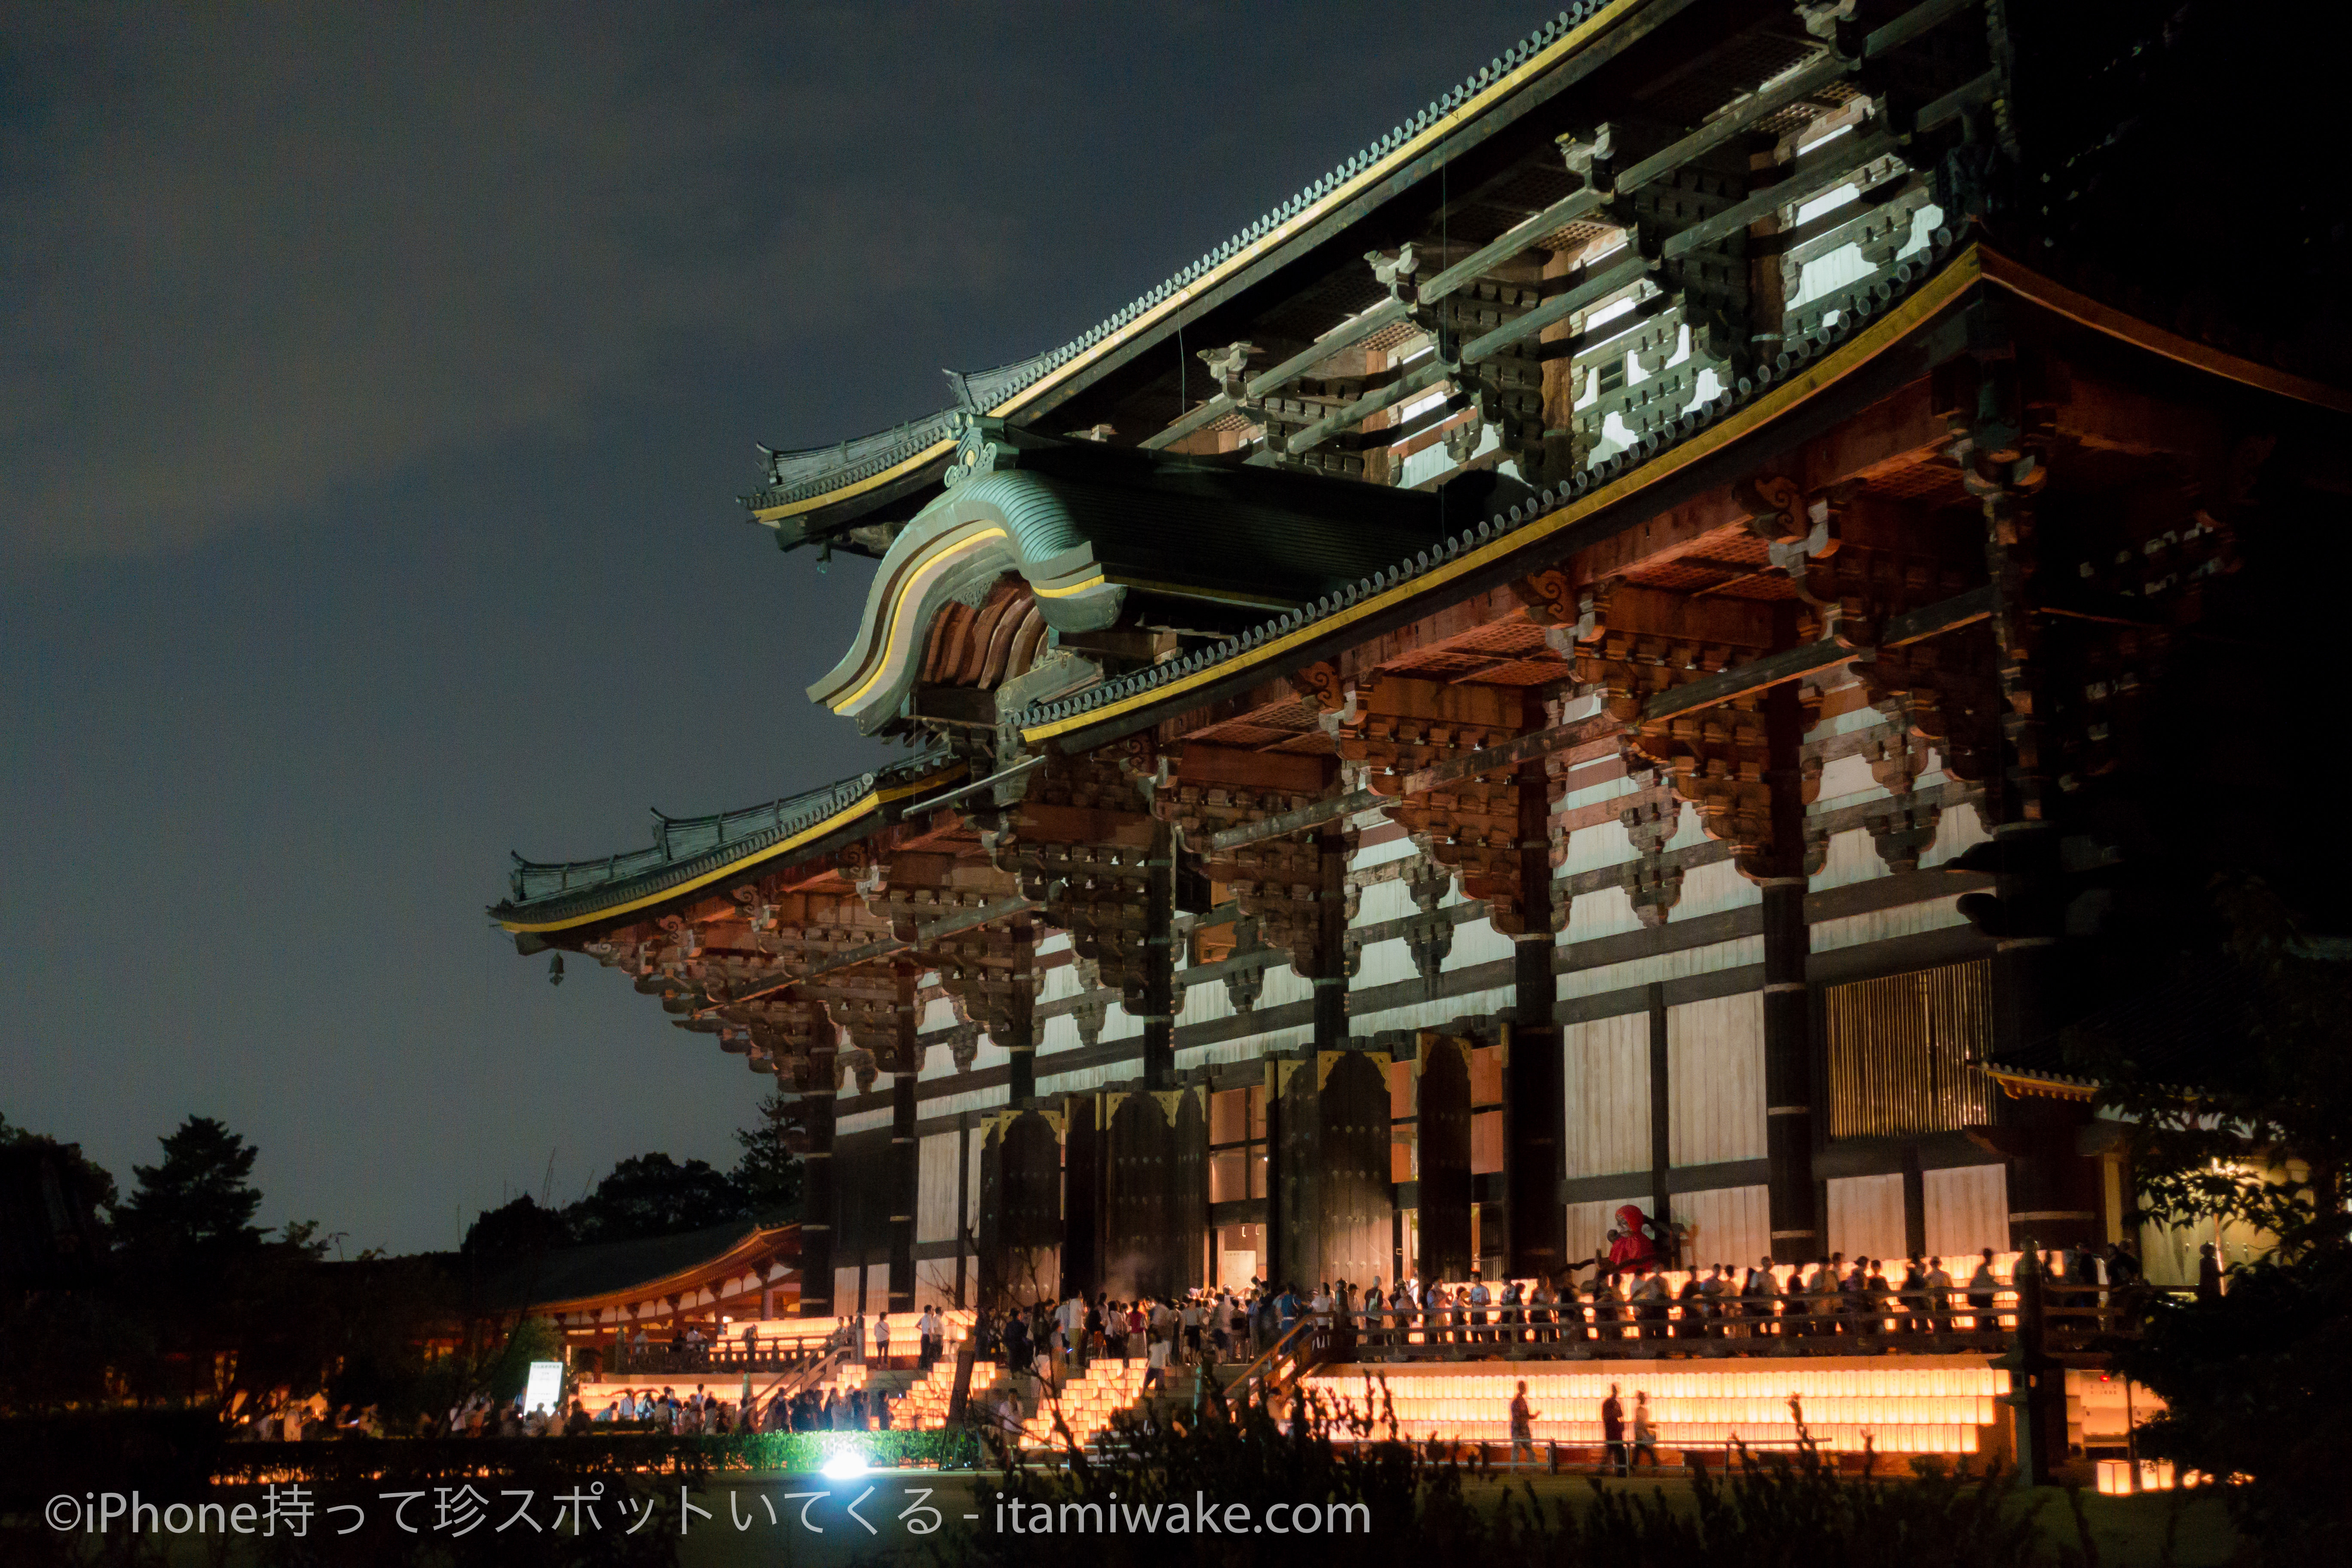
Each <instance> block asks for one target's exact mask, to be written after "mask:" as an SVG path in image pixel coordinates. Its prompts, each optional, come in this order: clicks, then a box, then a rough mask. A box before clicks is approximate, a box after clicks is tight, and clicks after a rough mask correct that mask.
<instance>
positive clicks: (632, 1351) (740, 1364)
mask: <svg viewBox="0 0 2352 1568" xmlns="http://www.w3.org/2000/svg"><path fill="white" fill-rule="evenodd" d="M830 1353H832V1352H831V1349H830V1348H829V1347H828V1345H827V1342H825V1341H823V1340H789V1341H775V1340H771V1341H767V1342H761V1343H755V1344H753V1345H751V1346H750V1347H748V1348H747V1347H745V1346H744V1345H742V1344H740V1343H730V1342H724V1341H721V1342H716V1343H712V1344H704V1345H680V1344H661V1345H656V1344H647V1345H630V1344H622V1345H618V1346H615V1347H614V1348H613V1349H612V1350H609V1351H607V1352H605V1370H604V1375H605V1376H606V1377H607V1378H630V1377H639V1378H647V1377H686V1376H708V1375H709V1374H712V1373H718V1374H721V1375H725V1374H729V1373H734V1374H741V1373H772V1372H794V1371H797V1370H799V1369H800V1368H803V1367H805V1366H807V1365H808V1364H810V1363H813V1362H816V1361H821V1360H823V1359H824V1357H825V1356H827V1355H829V1354H830Z"/></svg>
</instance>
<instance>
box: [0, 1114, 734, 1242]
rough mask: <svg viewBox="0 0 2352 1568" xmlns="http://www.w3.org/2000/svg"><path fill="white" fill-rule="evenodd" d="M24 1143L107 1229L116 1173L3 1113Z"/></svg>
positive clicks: (11, 1136)
mask: <svg viewBox="0 0 2352 1568" xmlns="http://www.w3.org/2000/svg"><path fill="white" fill-rule="evenodd" d="M738 1136H740V1134H739V1135H738ZM24 1143H33V1144H38V1145H40V1146H42V1147H44V1148H48V1149H57V1150H61V1151H63V1152H64V1153H65V1160H66V1166H67V1168H68V1170H69V1171H70V1172H71V1173H72V1174H73V1177H74V1179H75V1180H76V1181H77V1182H78V1183H79V1184H80V1187H81V1195H82V1196H83V1198H84V1199H85V1200H86V1201H87V1202H88V1203H89V1205H90V1210H91V1215H92V1217H93V1218H95V1219H96V1220H97V1221H98V1224H99V1226H100V1229H101V1230H103V1229H104V1228H105V1227H106V1226H107V1225H108V1224H109V1222H110V1216H111V1215H112V1214H113V1212H114V1205H115V1202H116V1195H117V1193H116V1187H115V1184H114V1173H113V1172H111V1171H109V1170H108V1169H107V1168H106V1167H105V1166H103V1165H101V1164H100V1163H98V1162H97V1161H95V1160H92V1159H91V1158H89V1156H88V1155H87V1154H84V1153H83V1152H81V1145H80V1144H79V1143H61V1142H58V1140H56V1139H55V1138H52V1137H50V1136H49V1135H48V1134H47V1133H46V1132H34V1131H28V1130H27V1129H26V1128H22V1127H17V1126H15V1125H13V1124H12V1123H11V1122H10V1121H9V1120H8V1119H7V1118H6V1117H5V1116H0V1148H5V1147H8V1146H11V1145H15V1144H24Z"/></svg>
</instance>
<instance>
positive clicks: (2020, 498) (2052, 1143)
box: [1960, 357, 2099, 1248]
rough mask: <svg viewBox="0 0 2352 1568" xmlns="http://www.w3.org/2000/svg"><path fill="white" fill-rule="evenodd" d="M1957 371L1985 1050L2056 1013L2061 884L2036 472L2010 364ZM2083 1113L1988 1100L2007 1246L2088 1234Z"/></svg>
mask: <svg viewBox="0 0 2352 1568" xmlns="http://www.w3.org/2000/svg"><path fill="white" fill-rule="evenodd" d="M1964 363H1966V362H1964ZM1971 369H1972V370H1973V373H1974V383H1975V384H1974V386H1973V388H1972V391H1973V394H1974V396H1973V399H1972V406H1971V407H1970V408H1969V414H1970V416H1971V417H1970V420H1969V443H1970V448H1971V449H1970V451H1969V459H1968V461H1967V462H1966V463H1965V464H1964V465H1963V468H1962V477H1963V479H1965V480H1966V482H1967V484H1968V488H1969V492H1970V493H1971V494H1973V495H1974V496H1975V497H1976V498H1977V500H1978V501H1979V505H1980V506H1981V507H1982V509H1983V512H1984V523H1985V534H1984V538H1985V568H1986V574H1987V577H1988V579H1989V581H1990V585H1991V587H1992V590H1993V604H1992V614H1991V616H1990V625H1991V627H1992V640H1993V650H1994V658H1995V666H1996V668H1997V670H1998V672H1999V677H2000V700H2001V708H2000V729H2001V761H2002V766H2001V770H2000V777H1999V779H1998V780H1997V781H1994V787H1993V788H1991V789H1990V790H1988V791H1987V795H1988V797H1989V798H1988V801H1987V805H1988V806H1989V807H1990V810H1991V814H1992V816H1994V817H1995V821H1994V825H1993V829H1992V854H1991V857H1990V858H1991V860H1992V872H1993V888H1992V892H1991V894H1990V896H1989V897H1988V896H1987V895H1985V894H1981V893H1979V894H1969V895H1964V896H1963V897H1962V899H1961V900H1960V909H1961V911H1962V912H1963V913H1965V914H1967V915H1969V918H1970V919H1971V920H1972V921H1975V922H1976V924H1977V926H1978V928H1979V930H1982V931H1985V932H1986V933H1987V934H1988V935H1990V936H1991V937H1992V938H1993V939H1994V942H1995V947H1994V950H1993V962H1992V996H1993V1020H1992V1023H1993V1028H1992V1035H1993V1054H1994V1055H1995V1057H1997V1058H1998V1057H2000V1056H2002V1055H2004V1054H2009V1053H2014V1052H2018V1051H2021V1050H2026V1049H2030V1048H2032V1047H2035V1046H2038V1045H2040V1044H2042V1042H2043V1041H2044V1040H2045V1039H2047V1038H2048V1037H2049V1036H2050V1035H2051V1034H2052V1033H2053V1032H2054V1031H2055V1030H2056V1028H2057V1027H2058V1026H2059V1025H2060V1024H2061V1023H2063V1021H2064V1016H2065V1012H2066V1009H2065V1007H2064V1005H2063V1001H2062V990H2063V973H2062V968H2061V964H2060V956H2059V941H2060V937H2061V935H2062V933H2063V930H2064V913H2063V898H2064V892H2063V888H2062V887H2061V885H2060V875H2061V868H2060V861H2059V853H2058V840H2059V826H2058V823H2057V821H2056V811H2057V806H2058V797H2057V795H2056V792H2055V788H2054V785H2053V781H2052V779H2051V776H2050V770H2051V763H2052V760H2053V759H2052V756H2051V754H2050V740H2051V738H2050V736H2049V735H2048V734H2047V733H2046V732H2045V724H2044V715H2045V713H2046V711H2047V703H2046V702H2045V701H2044V700H2043V696H2044V694H2043V692H2042V686H2043V685H2044V683H2045V681H2046V680H2047V679H2048V676H2047V672H2046V671H2045V670H2044V669H2043V668H2042V657H2041V656H2042V626H2041V624H2040V611H2041V605H2040V604H2039V593H2040V582H2039V577H2040V560H2039V520H2038V518H2037V516H2036V513H2035V508H2034V504H2033V498H2034V496H2035V495H2036V494H2038V493H2039V491H2040V490H2041V489H2042V484H2043V482H2044V480H2045V479H2046V478H2047V475H2046V473H2045V471H2044V470H2043V468H2042V465H2041V462H2040V460H2039V458H2037V457H2035V456H2033V455H2032V454H2031V453H2029V452H2028V451H2027V450H2026V449H2025V441H2024V437H2025V429H2024V424H2025V407H2024V401H2023V393H2022V391H2021V386H2020V384H2019V373H2020V365H2019V363H2018V361H2017V360H2016V359H2015V358H2013V357H2011V358H1998V357H1996V358H1993V359H1991V360H1989V361H1987V362H1986V363H1982V364H1978V365H1972V366H1971ZM2087 1120H2088V1110H2087V1107H2085V1106H2083V1105H2081V1104H2079V1103H2077V1102H2074V1101H2062V1100H2039V1099H2017V1098H2012V1097H2009V1096H2004V1097H2003V1098H2002V1102H2001V1105H2000V1125H2001V1127H2002V1130H2003V1131H2004V1134H2005V1136H2004V1138H2003V1142H2004V1144H2005V1145H2006V1146H2007V1147H2008V1148H2009V1149H2010V1150H2011V1155H2010V1157H2009V1170H2008V1175H2009V1208H2010V1245H2011V1247H2013V1248H2021V1247H2024V1246H2026V1245H2027V1243H2028V1242H2029V1241H2031V1242H2038V1243H2039V1244H2040V1245H2042V1246H2043V1247H2061V1246H2063V1247H2073V1246H2081V1245H2087V1244H2088V1243H2090V1242H2092V1241H2095V1240H2096V1239H2097V1238H2098V1231H2099V1215H2098V1208H2099V1204H2098V1195H2097V1170H2096V1166H2095V1163H2094V1162H2092V1161H2090V1160H2088V1159H2085V1158H2084V1156H2083V1154H2082V1153H2081V1152H2080V1151H2079V1150H2078V1148H2077V1147H2076V1142H2075V1141H2076V1136H2077V1134H2078V1132H2079V1131H2080V1129H2081V1128H2082V1126H2083V1125H2084V1122H2085V1121H2087Z"/></svg>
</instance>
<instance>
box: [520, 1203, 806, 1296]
mask: <svg viewBox="0 0 2352 1568" xmlns="http://www.w3.org/2000/svg"><path fill="white" fill-rule="evenodd" d="M799 1253H800V1226H798V1225H763V1224H761V1222H759V1221H758V1220H753V1219H739V1220H730V1221H728V1222H727V1223H726V1224H724V1225H714V1226H705V1227H704V1228H702V1229H700V1230H689V1231H686V1232H683V1233H681V1234H679V1235H677V1236H655V1237H642V1238H640V1239H638V1240H635V1241H607V1242H600V1243H597V1244H595V1245H593V1246H590V1247H562V1248H558V1249H557V1250H554V1251H551V1252H546V1253H541V1255H539V1256H538V1257H535V1258H522V1259H520V1260H518V1261H517V1262H515V1263H513V1264H511V1265H509V1267H507V1268H503V1269H501V1270H500V1271H499V1273H497V1274H495V1275H493V1276H492V1277H491V1278H490V1279H489V1281H488V1283H487V1284H486V1285H485V1286H484V1287H483V1292H482V1304H483V1306H484V1307H485V1308H487V1309H488V1310H492V1311H515V1310H553V1309H556V1308H567V1309H576V1308H580V1307H583V1306H585V1305H588V1304H590V1303H593V1302H596V1301H598V1300H601V1299H603V1298H607V1297H630V1298H635V1297H643V1296H649V1295H659V1294H662V1293H664V1291H665V1290H677V1289H688V1288H691V1287H692V1286H695V1285H698V1284H700V1283H702V1282H704V1281H706V1280H708V1279H714V1278H719V1277H723V1276H725V1275H727V1274H730V1273H737V1272H740V1271H741V1270H743V1269H746V1268H751V1267H753V1266H754V1265H756V1264H758V1263H760V1262H761V1261H762V1260H763V1259H765V1258H769V1257H772V1256H774V1255H778V1254H782V1255H787V1256H792V1257H798V1256H799Z"/></svg>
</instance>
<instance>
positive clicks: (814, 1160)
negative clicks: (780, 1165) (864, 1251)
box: [801, 1008, 839, 1318]
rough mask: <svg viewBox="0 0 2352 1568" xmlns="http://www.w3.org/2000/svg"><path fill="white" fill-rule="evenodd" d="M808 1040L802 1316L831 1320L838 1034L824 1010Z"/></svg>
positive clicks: (803, 1117) (803, 1111) (819, 1011)
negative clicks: (834, 1111) (835, 1080)
mask: <svg viewBox="0 0 2352 1568" xmlns="http://www.w3.org/2000/svg"><path fill="white" fill-rule="evenodd" d="M813 1011H814V1013H815V1015H816V1017H815V1025H814V1035H813V1036H812V1037H811V1038H810V1041H809V1066H808V1072H809V1081H808V1087H806V1088H805V1089H803V1090H802V1091H801V1121H802V1124H803V1126H804V1127H805V1128H806V1129H807V1130H808V1152H807V1153H805V1154H803V1156H801V1159H802V1182H801V1316H802V1317H803V1318H830V1317H833V1316H835V1311H834V1305H833V1226H834V1216H835V1212H836V1210H835V1203H834V1192H833V1101H834V1094H835V1089H834V1058H835V1048H836V1047H837V1045H838V1043H839V1036H838V1034H837V1033H836V1031H835V1028H834V1025H833V1021H832V1020H831V1019H830V1018H828V1017H826V1016H824V1010H823V1009H822V1008H815V1009H813Z"/></svg>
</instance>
